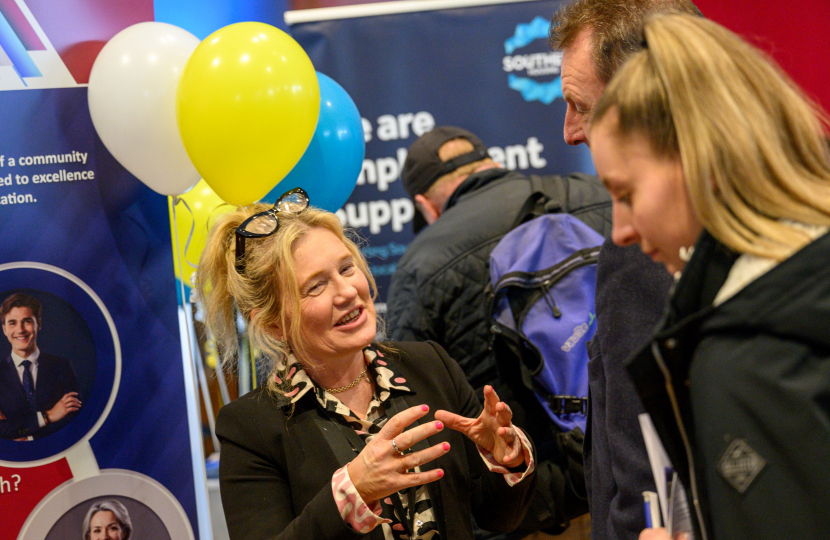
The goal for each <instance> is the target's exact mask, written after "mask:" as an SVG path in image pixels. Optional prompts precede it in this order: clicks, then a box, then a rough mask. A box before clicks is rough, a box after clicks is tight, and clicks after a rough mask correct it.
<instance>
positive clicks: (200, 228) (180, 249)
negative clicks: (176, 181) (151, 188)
mask: <svg viewBox="0 0 830 540" xmlns="http://www.w3.org/2000/svg"><path fill="white" fill-rule="evenodd" d="M178 199H181V200H180V201H177V202H174V201H176V198H175V197H170V198H169V207H170V230H171V232H172V235H173V263H174V266H175V270H176V277H177V278H179V279H182V274H184V279H182V281H184V284H185V285H187V286H188V287H190V286H192V276H193V273H194V272H195V271H196V266H197V265H198V264H199V257H201V256H202V251H204V249H205V244H206V242H207V237H208V231H210V228H211V227H212V226H213V224H214V223H215V222H216V219H217V218H218V217H219V216H221V215H222V214H225V213H227V212H229V211H231V210H233V209H234V207H233V206H231V205H230V204H228V203H226V202H225V201H223V200H222V199H221V198H220V197H219V195H217V194H216V192H214V191H213V190H212V189H210V186H209V185H208V184H207V182H205V181H204V179H202V180H199V183H198V184H196V185H195V186H194V187H193V189H191V190H190V191H188V192H187V193H185V194H184V195H179V196H178ZM174 204H175V206H174ZM174 216H175V220H174ZM174 221H175V223H174Z"/></svg>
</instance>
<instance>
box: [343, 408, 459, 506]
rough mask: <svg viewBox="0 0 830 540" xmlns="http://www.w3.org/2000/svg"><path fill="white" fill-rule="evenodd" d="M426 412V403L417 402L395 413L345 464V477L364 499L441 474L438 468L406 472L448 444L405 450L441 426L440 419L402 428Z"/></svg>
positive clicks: (446, 449) (441, 452)
mask: <svg viewBox="0 0 830 540" xmlns="http://www.w3.org/2000/svg"><path fill="white" fill-rule="evenodd" d="M427 412H429V407H428V406H426V405H419V406H416V407H411V408H409V409H407V410H405V411H403V412H401V413H399V414H396V415H395V416H393V417H392V418H390V419H389V420H388V421H387V422H386V424H385V425H384V426H383V428H382V429H381V430H380V432H378V434H377V435H375V436H374V438H373V439H372V441H371V442H370V443H369V444H367V445H366V448H364V449H363V450H362V451H361V452H360V454H358V456H357V457H356V458H355V459H353V460H352V462H351V463H349V464H348V466H347V467H348V471H349V478H351V480H352V483H353V484H354V487H355V489H357V492H358V493H359V494H360V497H361V498H362V499H363V501H364V502H366V503H367V504H368V503H372V502H374V501H377V500H380V499H382V498H384V497H386V496H388V495H391V494H392V493H395V492H397V491H400V490H402V489H407V488H410V487H413V486H420V485H421V484H427V483H429V482H434V481H435V480H438V479H439V478H441V477H442V476H444V471H443V470H442V469H433V470H430V471H424V472H420V473H407V472H406V471H408V470H410V469H414V468H415V467H418V466H420V465H423V464H424V463H429V462H430V461H432V460H434V459H435V458H437V457H440V456H443V455H444V454H446V453H447V452H449V451H450V444H449V443H446V442H445V443H441V444H436V445H435V446H432V447H430V448H427V449H426V450H421V451H419V452H412V453H408V452H407V450H408V449H409V448H410V447H412V446H413V445H414V444H415V443H417V442H419V441H422V440H424V439H426V438H427V437H430V436H432V435H435V434H436V433H438V432H439V431H441V430H442V429H444V426H443V424H442V423H441V422H427V423H425V424H422V425H419V426H416V427H414V428H412V429H410V430H407V431H404V428H406V427H407V426H409V425H410V424H412V422H414V421H415V420H417V419H419V418H423V417H424V416H425V415H426V414H427ZM393 443H394V444H393ZM396 447H397V448H396Z"/></svg>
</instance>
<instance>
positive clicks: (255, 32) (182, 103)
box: [176, 22, 320, 205]
mask: <svg viewBox="0 0 830 540" xmlns="http://www.w3.org/2000/svg"><path fill="white" fill-rule="evenodd" d="M319 112H320V89H319V86H318V84H317V74H316V73H315V71H314V66H313V65H312V64H311V60H310V59H309V58H308V55H306V53H305V51H303V49H302V47H300V45H299V44H298V43H297V42H296V41H294V39H292V38H291V37H290V36H289V35H288V34H286V33H285V32H283V31H282V30H280V29H278V28H275V27H273V26H271V25H268V24H264V23H258V22H243V23H236V24H232V25H230V26H226V27H224V28H220V29H219V30H217V31H216V32H214V33H213V34H211V35H209V36H208V37H207V38H205V39H204V40H203V41H202V42H201V43H200V44H199V46H198V47H196V50H195V51H194V52H193V55H192V56H191V57H190V59H189V60H188V61H187V65H186V66H185V68H184V71H183V73H182V78H181V80H180V81H179V86H178V89H177V95H176V115H177V120H178V124H179V133H180V134H181V136H182V142H184V147H185V149H186V150H187V154H188V156H190V160H191V161H192V162H193V165H195V166H196V170H198V171H199V174H201V176H202V178H204V179H205V180H206V181H207V183H208V184H210V186H211V187H212V188H213V190H214V191H215V192H216V193H217V194H218V195H219V196H220V197H221V198H222V199H224V200H225V201H227V202H229V203H231V204H235V205H246V204H250V203H252V202H255V201H258V200H260V199H261V198H262V197H264V196H265V195H267V194H268V192H269V191H270V190H271V188H273V187H274V186H275V185H276V184H277V182H279V181H280V180H282V179H283V177H285V175H287V174H288V173H289V171H291V169H292V168H293V167H294V165H296V164H297V162H298V161H299V160H300V158H301V157H302V155H303V153H304V152H305V150H306V147H307V146H308V143H309V142H310V141H311V137H312V136H313V135H314V130H315V128H316V127H317V116H318V115H319Z"/></svg>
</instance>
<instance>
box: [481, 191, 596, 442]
mask: <svg viewBox="0 0 830 540" xmlns="http://www.w3.org/2000/svg"><path fill="white" fill-rule="evenodd" d="M574 176H579V178H577V180H582V181H583V182H584V181H585V178H588V179H589V180H588V181H589V184H588V186H589V189H587V190H585V189H584V186H582V184H577V186H578V187H581V188H582V191H581V196H579V197H573V196H572V195H571V194H569V191H570V190H568V189H565V190H564V193H565V196H564V197H559V196H557V195H551V193H549V192H548V193H545V191H546V189H547V188H545V189H543V188H541V187H540V185H541V184H539V180H538V179H537V180H535V182H536V189H535V190H534V193H533V194H532V195H531V198H530V199H528V203H527V204H526V205H525V208H523V209H522V211H521V212H520V213H519V215H518V216H517V223H520V224H518V225H517V226H516V227H515V228H513V229H512V230H511V231H510V232H509V233H507V234H506V235H505V236H504V237H503V238H502V239H501V240H500V241H499V243H498V245H497V246H496V247H495V248H494V249H493V251H492V252H491V254H490V281H491V283H490V285H491V288H490V289H489V290H488V304H489V306H488V308H489V311H488V312H489V315H490V317H491V319H490V322H491V332H492V346H493V350H494V353H495V356H496V359H497V365H498V367H499V375H500V377H501V378H502V379H503V380H504V381H505V382H506V383H507V384H508V385H509V386H511V387H512V389H513V391H514V392H515V393H520V392H521V391H532V392H533V393H534V394H535V397H536V399H537V400H538V401H539V402H540V403H541V405H542V407H543V408H544V410H545V412H547V414H548V416H549V417H550V418H551V420H552V421H553V422H554V423H555V424H556V425H557V426H558V427H559V428H560V429H561V430H562V431H564V432H568V431H571V430H572V429H574V428H576V427H579V428H580V429H581V430H582V432H583V433H584V432H585V423H586V413H587V401H588V353H587V350H586V348H585V345H586V343H587V342H588V340H590V339H591V338H592V337H593V335H594V333H595V332H596V311H595V309H594V296H595V288H596V264H597V258H598V255H599V250H600V246H601V245H602V243H603V240H604V238H603V235H602V234H600V233H598V232H597V231H596V230H594V228H591V227H589V226H588V225H586V224H585V223H584V222H583V221H581V220H580V219H578V218H576V217H574V215H572V214H576V215H580V213H581V212H582V213H583V214H584V215H587V217H588V219H587V221H588V222H590V223H592V225H594V227H595V228H596V229H598V230H600V231H601V232H602V233H603V234H607V233H608V232H610V222H611V221H610V220H611V216H610V206H611V205H610V200H609V198H608V196H607V194H606V193H605V192H604V190H603V189H602V186H601V185H600V184H599V182H598V181H597V180H596V179H595V178H594V177H584V175H571V177H565V178H563V179H562V180H563V181H564V183H565V185H566V187H567V186H573V182H574V178H573V177H574ZM548 191H549V189H548ZM560 193H562V190H561V189H560ZM569 195H570V196H569ZM563 198H564V201H563ZM574 199H576V202H574ZM569 202H570V203H572V205H569V204H568V203H569ZM573 204H576V206H578V207H577V208H574V207H573ZM540 208H543V210H540ZM540 213H541V214H542V215H537V214H540ZM583 217H584V216H583Z"/></svg>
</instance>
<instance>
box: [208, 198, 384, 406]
mask: <svg viewBox="0 0 830 540" xmlns="http://www.w3.org/2000/svg"><path fill="white" fill-rule="evenodd" d="M268 208H270V205H268V204H262V203H258V204H252V205H250V206H246V207H244V208H238V209H237V210H235V211H233V212H230V213H228V214H225V215H224V216H222V217H221V218H220V219H219V220H217V222H216V224H215V225H214V226H213V228H212V229H211V231H210V234H209V236H208V240H207V245H206V247H205V250H204V251H203V252H202V256H201V259H200V261H199V270H198V272H197V279H196V286H197V288H198V291H199V295H200V298H201V299H202V302H203V305H204V309H205V314H206V323H207V326H208V329H209V330H210V332H211V333H212V334H213V337H214V339H215V340H216V344H217V349H218V351H219V354H220V356H221V358H222V363H223V365H224V366H225V367H229V366H232V363H233V361H234V360H235V359H236V357H237V354H238V347H239V344H238V334H237V324H236V313H237V311H238V312H239V313H240V314H241V315H242V317H243V318H244V319H245V320H246V321H248V333H249V338H250V343H251V345H252V348H255V349H258V350H259V351H260V352H261V353H262V358H263V360H264V361H265V362H266V363H267V366H266V367H267V370H268V372H269V377H268V389H269V390H271V391H274V392H276V393H278V394H280V393H284V392H285V391H287V390H289V382H290V381H286V380H285V377H280V380H282V383H277V382H276V380H275V375H278V374H279V373H280V371H281V369H282V368H284V366H285V361H284V360H285V358H286V357H287V355H288V354H289V353H290V352H291V350H294V351H296V352H298V353H300V355H302V351H304V350H305V343H304V340H303V337H302V335H301V332H300V325H301V313H302V311H301V308H300V289H299V284H298V283H297V274H296V269H295V268H294V256H293V248H294V246H295V245H296V243H297V242H298V241H299V240H300V239H301V238H303V237H304V236H305V235H306V234H308V232H309V231H311V230H312V229H315V228H318V227H321V228H324V229H327V230H329V231H331V232H332V233H334V235H335V236H337V237H338V238H339V239H340V240H341V241H342V242H343V244H344V245H345V246H346V248H347V249H348V250H349V252H350V253H351V254H352V257H354V262H355V264H356V265H357V267H358V268H359V269H360V270H361V271H362V272H363V273H364V274H365V276H366V279H367V280H368V281H369V286H370V287H371V291H372V298H373V299H374V298H375V297H376V296H377V287H376V285H375V280H374V278H373V277H372V274H371V272H370V271H369V267H368V265H367V263H366V259H365V258H364V257H363V255H362V254H361V253H360V249H359V248H358V246H357V244H356V243H355V241H353V240H352V239H351V238H350V236H352V235H353V233H352V232H351V231H346V230H344V229H343V226H342V225H341V224H340V220H339V219H338V217H337V216H335V215H334V214H332V213H331V212H326V211H324V210H320V209H317V208H313V207H312V208H308V209H306V210H305V211H303V212H300V213H299V214H290V213H285V212H281V213H279V214H278V218H279V229H278V230H277V232H276V233H275V234H273V235H271V236H267V237H264V238H253V239H251V238H248V239H247V240H246V244H245V257H244V264H245V268H244V270H243V272H242V273H241V274H240V273H239V272H237V270H236V252H235V238H236V236H235V232H236V228H237V227H239V225H240V224H241V223H242V222H243V221H245V219H247V218H248V217H249V216H252V215H254V214H256V213H258V212H263V211H265V210H267V209H268ZM290 314H298V316H289V315H290ZM277 328H280V329H283V332H284V336H283V337H284V340H280V339H279V338H278V337H277V334H276V329H277ZM304 361H305V362H307V363H310V362H313V359H308V358H304Z"/></svg>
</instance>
